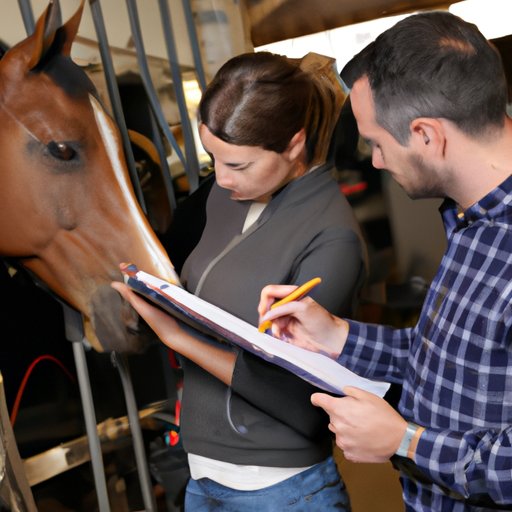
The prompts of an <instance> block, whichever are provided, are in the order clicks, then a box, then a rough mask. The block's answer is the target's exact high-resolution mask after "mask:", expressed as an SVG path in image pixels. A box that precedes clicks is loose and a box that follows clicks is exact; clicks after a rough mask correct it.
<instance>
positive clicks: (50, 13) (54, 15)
mask: <svg viewBox="0 0 512 512" xmlns="http://www.w3.org/2000/svg"><path fill="white" fill-rule="evenodd" d="M60 24H61V14H60V4H59V0H57V1H56V2H54V0H50V3H49V4H48V7H46V9H45V10H44V11H43V14H41V16H39V19H38V20H37V23H36V27H35V29H34V33H33V34H32V35H31V36H29V37H28V38H27V40H31V41H32V48H31V54H30V55H29V60H28V62H27V67H28V69H32V68H35V67H36V66H37V65H38V64H39V62H40V60H41V58H42V56H43V55H45V54H46V52H47V51H48V48H50V47H51V45H52V43H53V41H54V39H55V32H56V30H57V28H58V27H59V25H60Z"/></svg>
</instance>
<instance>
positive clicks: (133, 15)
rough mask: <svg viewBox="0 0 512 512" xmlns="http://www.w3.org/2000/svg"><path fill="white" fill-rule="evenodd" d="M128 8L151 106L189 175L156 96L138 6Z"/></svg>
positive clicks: (129, 3)
mask: <svg viewBox="0 0 512 512" xmlns="http://www.w3.org/2000/svg"><path fill="white" fill-rule="evenodd" d="M126 6H127V9H128V17H129V18H130V27H131V32H132V38H133V42H134V44H135V50H136V53H137V61H138V64H139V72H140V75H141V79H142V83H143V85H144V88H145V90H146V94H147V96H148V100H149V104H150V105H151V108H152V110H153V113H154V115H155V118H156V120H157V121H158V124H159V126H160V129H161V130H162V132H163V134H164V135H165V137H166V138H167V140H168V141H169V143H170V144H171V146H172V147H173V149H174V151H175V152H176V155H177V156H178V158H179V159H180V160H181V162H182V163H183V166H184V167H185V170H186V171H187V174H188V170H187V164H186V161H185V157H184V155H183V152H182V151H181V148H180V147H179V145H178V143H177V142H176V139H175V138H174V135H173V134H172V132H171V129H170V128H169V124H168V123H167V120H166V119H165V117H164V115H163V112H162V109H161V107H160V103H159V101H158V95H157V94H156V91H155V88H154V86H153V82H152V80H151V75H150V72H149V68H148V63H147V59H146V51H145V49H144V43H143V41H142V34H141V30H140V22H139V15H138V11H137V5H136V2H135V0H126Z"/></svg>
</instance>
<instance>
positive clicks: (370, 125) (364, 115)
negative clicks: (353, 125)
mask: <svg viewBox="0 0 512 512" xmlns="http://www.w3.org/2000/svg"><path fill="white" fill-rule="evenodd" d="M350 100H351V104H352V111H353V112H354V116H355V118H356V121H357V126H358V129H359V134H360V135H361V137H362V138H363V139H365V140H366V142H367V143H368V144H369V146H370V148H371V154H372V164H373V166H374V167H375V168H376V169H383V170H386V171H388V172H389V173H390V174H391V176H392V177H393V178H394V180H395V181H396V182H397V183H398V184H399V185H400V186H401V187H402V188H403V189H404V190H405V192H406V193H407V194H408V195H409V197H411V198H413V199H415V198H421V197H440V196H442V193H441V191H440V190H439V184H440V181H439V180H438V172H437V169H436V168H434V167H433V166H432V165H430V164H429V162H426V161H425V159H424V158H422V156H421V155H420V154H419V153H418V151H416V150H415V149H414V146H413V144H411V143H408V144H407V145H406V146H402V145H401V144H400V143H399V142H398V141H397V140H396V139H395V138H394V137H393V136H392V135H391V134H390V133H389V132H388V131H387V130H385V129H384V128H382V126H380V125H379V124H378V123H377V120H376V117H375V103H374V101H373V96H372V92H371V88H370V84H369V82H368V79H367V78H366V77H363V78H360V79H359V80H357V81H356V82H355V83H354V86H353V87H352V90H351V92H350Z"/></svg>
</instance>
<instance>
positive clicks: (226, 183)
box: [199, 124, 304, 202]
mask: <svg viewBox="0 0 512 512" xmlns="http://www.w3.org/2000/svg"><path fill="white" fill-rule="evenodd" d="M199 136H200V137H201V142H202V143H203V147H204V149H205V151H206V152H207V153H209V154H210V156H211V157H212V159H213V163H214V166H215V177H216V180H217V183H218V184H219V186H220V187H222V188H225V189H227V190H230V191H231V199H233V200H234V201H244V200H249V201H263V202H266V201H268V200H269V199H270V197H271V195H272V194H273V193H274V192H276V191H277V190H279V189H280V188H281V187H282V186H283V185H285V184H286V183H288V182H290V181H291V180H293V179H294V178H296V177H298V176H300V175H301V174H303V173H304V169H303V166H302V165H300V164H299V163H298V161H297V159H296V158H293V157H292V155H291V154H290V151H288V150H286V151H285V152H284V153H276V152H274V151H267V150H266V149H263V148H261V147H259V146H237V145H235V144H228V143H227V142H224V141H223V140H221V139H219V138H218V137H216V136H215V135H213V134H212V133H211V132H210V130H209V129H208V127H207V126H206V125H204V124H201V125H200V126H199Z"/></svg>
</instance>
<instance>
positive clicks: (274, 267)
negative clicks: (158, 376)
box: [181, 166, 366, 467]
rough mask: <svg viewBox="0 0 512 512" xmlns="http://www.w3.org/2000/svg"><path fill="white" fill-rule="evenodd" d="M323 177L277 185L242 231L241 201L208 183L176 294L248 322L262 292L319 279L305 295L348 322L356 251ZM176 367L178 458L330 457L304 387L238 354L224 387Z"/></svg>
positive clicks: (352, 228)
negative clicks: (185, 293)
mask: <svg viewBox="0 0 512 512" xmlns="http://www.w3.org/2000/svg"><path fill="white" fill-rule="evenodd" d="M329 171H330V168H329V167H328V166H322V167H320V168H318V169H315V170H314V171H312V172H310V173H308V174H306V175H304V176H302V177H300V178H298V179H296V180H294V181H292V182H291V183H289V184H288V185H286V186H285V187H284V188H283V189H281V190H280V191H279V192H278V193H276V194H275V195H274V197H273V198H272V200H271V201H270V203H269V204H268V205H267V206H266V208H265V210H264V211H263V213H262V214H261V215H260V217H259V219H258V220H257V221H256V222H255V223H254V224H253V225H252V226H251V227H250V228H249V229H248V230H246V231H245V232H244V233H242V227H243V225H244V221H245V218H246V215H247V211H248V209H249V207H250V202H245V201H244V202H238V201H233V200H231V199H230V192H229V191H227V190H224V189H221V188H220V187H219V186H218V185H217V184H216V183H215V184H214V185H213V187H212V190H211V192H210V194H209V197H208V200H207V205H206V214H207V220H206V226H205V228H204V231H203V234H202V237H201V239H200V241H199V243H198V245H197V246H196V247H195V249H194V250H193V251H192V253H191V254H190V256H189V257H188V258H187V260H186V262H185V264H184V267H183V271H182V274H181V278H182V282H183V283H184V285H185V287H186V288H187V289H188V290H189V291H191V292H193V293H195V294H196V295H198V296H200V297H202V298H204V299H205V300H207V301H209V302H211V303H213V304H216V305H217V306H219V307H221V308H223V309H225V310H227V311H229V312H230V313H232V314H234V315H236V316H238V317H240V318H242V319H244V320H245V321H247V322H250V323H252V324H254V325H256V324H257V322H258V313H257V309H256V308H257V305H258V302H259V297H260V292H261V289H262V288H263V287H264V286H265V285H267V284H270V283H281V284H302V283H303V282H305V281H307V280H309V279H311V278H313V277H316V276H319V277H321V278H322V283H321V284H320V285H319V286H317V287H316V288H315V289H314V290H313V291H312V292H311V294H310V295H311V296H312V297H313V298H314V299H315V300H317V301H318V302H319V303H320V304H322V305H323V306H324V307H326V308H327V309H328V310H329V311H331V312H332V313H334V314H337V315H345V316H346V315H350V313H351V310H352V305H353V302H354V297H355V294H356V292H357V289H358V287H359V285H360V283H361V282H362V277H363V276H364V274H365V261H366V260H365V258H366V251H365V246H364V242H363V240H362V237H361V234H360V231H359V227H358V224H357V222H356V220H355V218H354V216H353V212H352V209H351V207H350V205H349V204H348V202H347V200H346V198H345V197H344V196H343V195H342V193H341V191H340V190H339V187H338V184H337V183H336V182H335V180H333V179H332V177H331V176H330V172H329ZM235 350H236V349H235ZM182 364H183V370H184V388H183V401H182V412H181V433H182V439H183V443H184V446H185V449H186V450H187V452H190V453H195V454H198V455H203V456H205V457H210V458H213V459H217V460H223V461H226V462H231V463H235V464H246V465H260V466H275V467H303V466H309V465H312V464H315V463H317V462H320V461H322V460H324V459H325V458H326V457H327V456H328V455H330V453H331V436H330V432H329V430H328V429H327V424H328V419H327V416H326V415H325V414H324V413H323V411H321V410H319V409H318V408H315V407H313V406H312V405H311V403H310V401H309V397H310V395H311V393H312V392H313V391H315V388H314V387H313V386H311V385H310V384H308V383H306V382H304V381H303V380H301V379H300V378H298V377H296V376H295V375H293V374H291V373H289V372H287V371H285V370H282V369H281V368H278V367H276V366H275V365H272V364H270V363H267V362H265V361H262V360H260V359H259V358H257V357H255V356H252V355H251V354H248V353H244V352H243V351H239V355H238V358H237V362H236V366H235V371H234V374H233V381H232V386H231V387H230V388H229V387H227V386H225V385H224V384H223V383H221V382H220V381H218V380H217V379H215V378H214V377H212V376H211V375H210V374H208V373H207V372H205V371H204V370H203V369H201V368H199V367H198V366H197V365H195V364H194V363H192V362H191V361H188V360H183V363H182Z"/></svg>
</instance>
